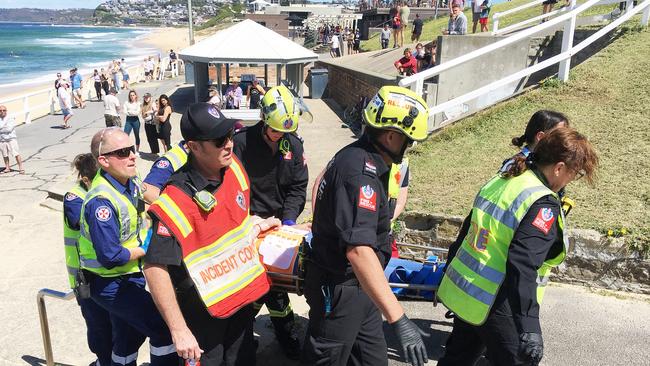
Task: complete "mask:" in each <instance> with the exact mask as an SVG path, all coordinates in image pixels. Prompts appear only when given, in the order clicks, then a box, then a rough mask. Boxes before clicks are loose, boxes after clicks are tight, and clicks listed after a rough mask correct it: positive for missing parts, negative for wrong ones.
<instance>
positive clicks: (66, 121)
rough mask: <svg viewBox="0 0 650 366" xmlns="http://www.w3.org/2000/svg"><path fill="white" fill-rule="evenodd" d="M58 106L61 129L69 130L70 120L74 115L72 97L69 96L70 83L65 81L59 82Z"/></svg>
mask: <svg viewBox="0 0 650 366" xmlns="http://www.w3.org/2000/svg"><path fill="white" fill-rule="evenodd" d="M57 94H58V96H59V106H60V107H61V113H62V114H63V125H62V126H61V128H63V129H68V128H70V118H72V116H73V115H74V113H73V112H72V95H71V94H70V83H69V82H68V81H67V80H61V82H60V83H59V91H58V92H57Z"/></svg>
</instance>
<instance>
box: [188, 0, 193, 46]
mask: <svg viewBox="0 0 650 366" xmlns="http://www.w3.org/2000/svg"><path fill="white" fill-rule="evenodd" d="M187 23H188V24H189V26H190V46H191V45H193V44H194V30H193V29H192V27H193V24H192V23H193V22H192V0H187Z"/></svg>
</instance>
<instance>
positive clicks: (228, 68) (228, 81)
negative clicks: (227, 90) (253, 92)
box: [226, 63, 230, 85]
mask: <svg viewBox="0 0 650 366" xmlns="http://www.w3.org/2000/svg"><path fill="white" fill-rule="evenodd" d="M226 85H230V64H229V63H227V64H226Z"/></svg>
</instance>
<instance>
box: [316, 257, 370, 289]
mask: <svg viewBox="0 0 650 366" xmlns="http://www.w3.org/2000/svg"><path fill="white" fill-rule="evenodd" d="M306 263H307V268H306V271H307V272H308V273H309V277H311V278H317V279H318V282H319V284H321V285H326V286H331V287H334V286H337V285H341V286H359V280H358V279H357V277H356V276H355V275H354V273H348V274H342V273H333V272H332V271H328V270H326V269H324V268H322V267H321V266H319V265H318V264H316V263H315V262H313V261H311V260H308V261H307V262H306ZM312 276H314V277H312Z"/></svg>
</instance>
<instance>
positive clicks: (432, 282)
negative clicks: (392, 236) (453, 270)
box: [257, 227, 447, 305]
mask: <svg viewBox="0 0 650 366" xmlns="http://www.w3.org/2000/svg"><path fill="white" fill-rule="evenodd" d="M279 239H281V243H280V241H278V240H279ZM310 243H311V232H307V231H304V232H301V231H295V230H293V231H292V230H290V229H285V227H282V228H281V229H280V230H276V231H272V232H270V233H267V234H266V235H263V236H261V237H260V238H258V239H257V247H258V251H259V252H260V258H261V261H262V264H264V266H265V267H266V270H267V274H268V275H269V278H270V279H271V286H272V288H273V289H274V290H277V291H286V292H290V293H295V294H298V295H302V294H303V285H304V280H305V258H306V256H307V252H308V250H309V248H310ZM271 246H275V249H276V251H275V252H273V253H271V251H270V250H269V248H270V247H271ZM280 246H282V247H281V249H278V248H279V247H280ZM397 246H398V249H399V251H400V258H391V260H390V261H389V262H388V265H387V266H386V269H385V270H384V275H385V276H386V279H387V280H388V281H389V285H390V287H391V288H392V290H393V293H395V295H396V296H397V297H398V298H404V299H421V300H429V301H433V303H434V305H436V304H437V302H436V296H435V292H436V291H437V289H438V286H439V285H440V281H442V274H443V269H444V266H445V261H444V258H446V254H447V249H444V248H437V247H431V246H425V245H417V244H407V243H397ZM278 250H281V252H278ZM265 253H266V255H265Z"/></svg>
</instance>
